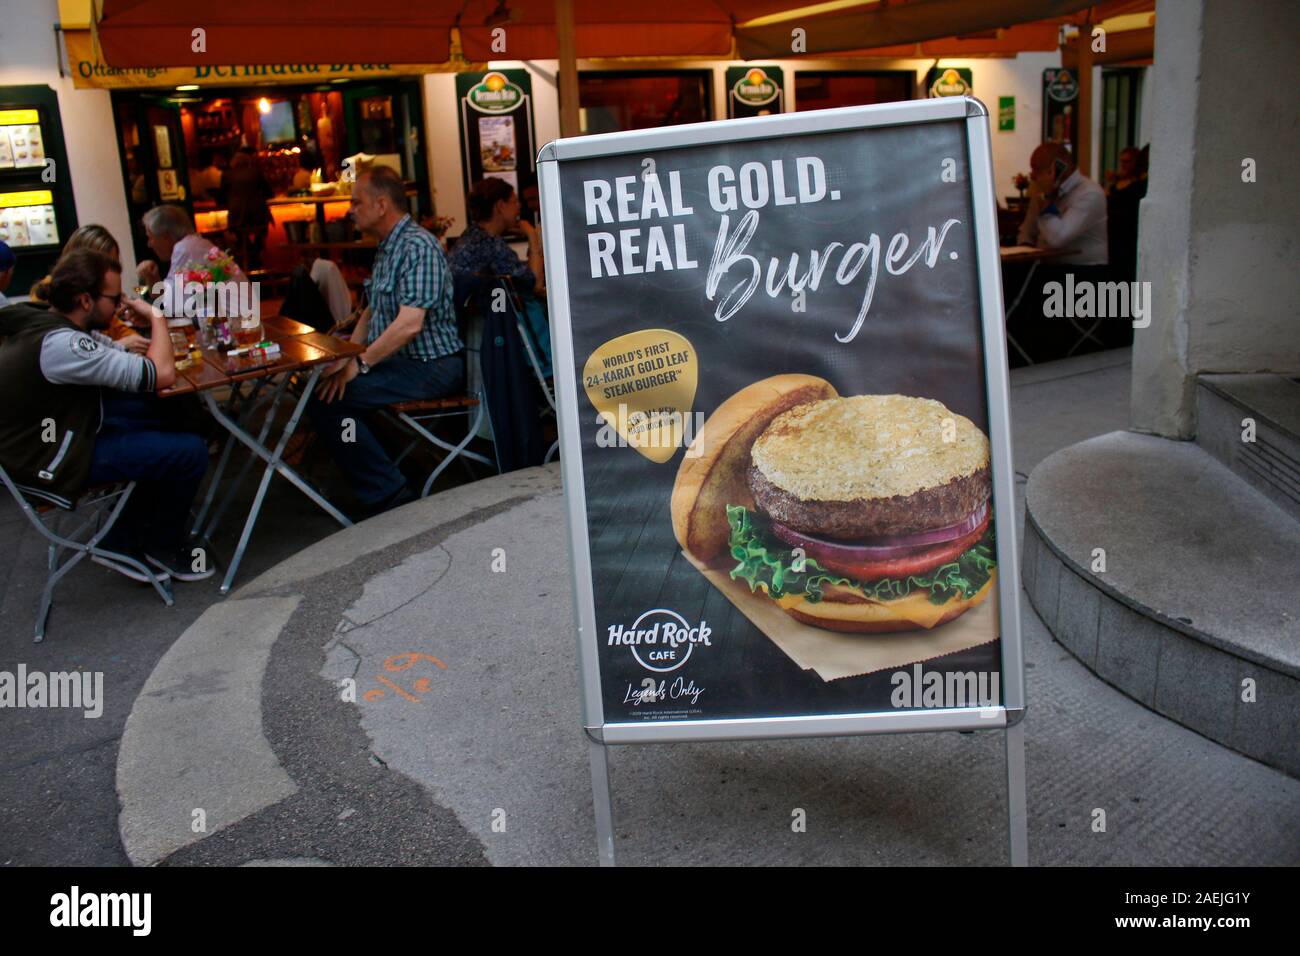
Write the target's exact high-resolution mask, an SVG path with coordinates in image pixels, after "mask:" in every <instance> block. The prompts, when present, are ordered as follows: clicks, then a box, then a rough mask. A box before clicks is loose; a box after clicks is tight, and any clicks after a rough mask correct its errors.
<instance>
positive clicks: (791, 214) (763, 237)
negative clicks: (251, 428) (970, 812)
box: [557, 120, 1014, 722]
mask: <svg viewBox="0 0 1300 956" xmlns="http://www.w3.org/2000/svg"><path fill="white" fill-rule="evenodd" d="M747 164H757V165H756V166H750V165H747ZM719 167H721V168H723V171H721V172H719V171H718V169H719ZM711 171H713V172H712V173H711ZM647 173H652V174H653V175H654V176H656V177H657V180H658V183H659V184H660V185H661V187H662V191H663V193H664V197H665V205H667V207H668V209H667V214H666V215H665V214H662V211H661V210H659V209H653V208H652V209H651V210H650V212H651V215H649V216H648V217H647V218H640V214H641V212H642V210H643V204H644V203H645V202H646V196H645V194H646V190H647V186H646V182H647V179H646V174H647ZM711 176H712V179H713V187H714V188H713V190H712V194H711V190H710V179H711ZM559 177H560V186H561V189H560V194H561V202H562V207H563V222H564V236H565V246H566V248H565V257H566V263H567V280H568V309H569V316H570V324H571V328H572V337H573V354H574V358H575V367H574V368H573V369H571V370H569V373H570V374H572V375H574V377H575V380H576V391H577V396H578V406H579V408H578V419H579V423H580V433H581V445H582V479H583V482H584V485H585V494H586V501H587V521H588V533H589V543H590V553H591V564H592V576H593V582H592V583H593V590H594V594H595V623H596V643H597V647H598V655H599V664H600V686H601V692H602V695H603V699H604V712H605V719H606V721H609V722H618V721H644V720H663V719H672V720H700V719H722V718H745V717H772V716H794V715H823V714H824V715H831V714H845V713H870V712H876V711H892V710H894V708H893V707H892V706H891V703H890V693H891V690H892V689H893V688H892V686H891V684H890V672H889V671H882V672H877V673H874V674H867V675H865V676H860V677H848V678H844V679H840V680H835V681H829V682H827V681H823V680H822V679H821V678H820V677H819V676H817V674H815V673H812V672H806V671H804V670H802V669H801V668H799V667H798V666H797V665H796V664H795V663H794V662H793V661H792V660H791V659H790V658H789V657H787V656H786V655H785V654H784V653H783V652H782V651H781V650H780V649H779V648H778V647H776V646H775V645H774V644H773V643H772V641H771V640H769V639H768V638H767V637H766V636H765V635H764V634H763V633H762V632H761V631H759V630H758V629H757V628H756V627H754V626H753V625H752V624H751V623H750V622H749V621H748V619H746V617H745V616H744V615H742V614H741V613H740V612H738V611H737V610H736V609H735V608H734V607H733V606H732V604H731V603H730V602H729V601H728V600H727V598H726V597H725V596H724V595H723V594H722V593H721V592H719V591H718V590H717V589H716V588H714V587H713V585H711V584H710V583H709V582H708V581H707V580H706V579H705V578H704V577H703V576H702V575H701V574H700V573H699V572H698V571H697V570H696V569H695V568H694V567H693V566H692V565H691V564H690V563H689V562H688V561H687V560H686V558H685V557H684V556H683V555H682V554H681V550H680V547H679V545H678V543H677V541H676V539H675V538H674V535H673V528H672V522H671V518H670V511H669V499H670V495H671V491H672V487H673V482H674V479H675V477H676V474H677V469H678V465H679V464H680V462H681V460H682V455H683V451H681V450H678V451H677V452H676V454H674V455H673V456H672V457H671V458H670V459H669V460H668V461H666V462H664V463H656V462H654V461H651V460H650V459H649V458H647V457H646V456H644V455H643V454H641V452H639V451H638V450H637V449H635V448H631V447H601V446H599V445H598V444H597V435H598V433H599V431H600V422H599V420H598V418H597V413H596V409H595V407H594V406H593V405H592V404H591V402H590V401H589V400H588V398H587V395H586V392H585V391H584V382H583V375H582V373H583V366H584V364H585V363H586V362H587V359H588V357H589V356H590V355H591V354H592V353H593V352H594V351H596V350H597V349H598V348H599V347H600V346H602V345H603V344H605V343H606V342H608V341H609V340H611V339H615V338H617V337H619V336H621V335H625V334H627V333H631V332H636V331H641V330H649V329H667V330H671V331H673V332H676V333H678V334H679V335H681V336H683V337H685V339H687V340H688V341H689V342H690V344H691V346H692V347H693V349H694V351H695V354H696V355H697V356H698V370H699V383H698V389H697V391H696V394H695V398H694V402H693V405H692V408H691V409H689V410H693V411H697V412H702V413H704V414H705V415H706V416H707V415H708V414H710V413H712V411H713V410H714V409H715V408H716V407H717V406H718V405H719V404H720V403H721V402H722V401H724V400H725V399H726V398H728V397H729V396H731V395H732V394H734V393H735V392H737V391H739V390H740V389H741V388H743V387H744V386H746V385H748V384H750V383H752V382H754V381H757V380H759V379H762V378H765V377H767V376H770V375H776V374H780V373H789V372H794V373H806V374H810V375H816V376H820V377H822V378H825V379H827V380H828V381H829V382H831V383H832V384H833V385H834V387H835V388H836V390H837V391H838V392H839V394H840V395H845V396H848V395H858V394H888V393H900V394H903V395H911V396H919V397H925V398H933V399H937V400H939V401H941V402H943V403H944V404H945V405H946V406H947V407H948V408H949V409H951V410H952V411H954V412H957V413H959V414H961V415H964V416H966V417H967V418H969V419H971V421H973V422H974V423H975V424H976V425H977V426H978V427H979V428H980V429H981V430H983V431H985V433H986V434H987V432H988V427H989V426H988V420H989V414H988V407H987V398H986V384H985V373H984V363H985V358H984V351H983V345H982V336H981V303H980V295H979V275H978V269H977V261H976V243H975V233H974V225H973V218H974V217H973V211H972V208H971V183H970V160H969V156H968V152H967V140H966V125H965V121H964V120H942V121H934V122H924V123H913V124H908V125H895V126H881V127H870V128H864V129H854V130H845V131H836V132H818V133H809V134H806V135H797V136H788V135H787V136H782V137H780V138H771V139H752V140H747V141H742V142H732V143H718V144H706V145H695V146H688V147H684V148H676V149H665V150H655V151H649V152H644V153H625V154H622V155H615V156H604V157H598V158H591V159H573V160H568V161H565V162H563V163H561V164H560V168H559ZM620 178H624V179H623V182H622V183H621V184H620V182H619V179H620ZM628 178H630V180H629V179H628ZM778 180H779V185H778ZM600 184H604V185H600ZM742 185H746V186H747V187H748V189H747V191H745V192H743V193H742V189H741V187H742ZM606 187H608V193H606V191H605V190H606ZM727 187H733V188H734V189H735V191H736V195H737V198H736V205H737V208H735V209H731V210H728V211H719V210H717V209H715V208H714V206H713V202H715V201H717V202H721V203H724V204H725V202H726V201H727V198H728V196H729V193H728V192H727ZM605 195H608V197H609V198H608V203H609V209H610V210H611V212H612V213H613V217H614V218H615V220H620V219H622V220H623V221H614V222H612V223H607V222H603V221H601V215H600V212H599V209H598V208H597V207H596V206H593V199H594V198H599V197H602V196H605ZM620 195H621V197H622V199H623V201H622V203H620ZM764 196H766V201H762V200H763V198H764ZM746 198H747V199H748V200H749V201H750V203H749V204H747V203H746V202H745V201H744V200H745V199H746ZM778 199H779V200H780V201H779V202H778ZM674 203H675V205H674ZM750 205H752V206H754V207H755V208H752V209H751V208H749V206H750ZM686 208H689V209H690V212H689V213H683V214H678V215H674V214H673V213H674V211H676V210H684V209H686ZM620 211H621V212H622V216H620ZM747 214H748V215H752V216H754V217H755V219H756V222H753V223H752V224H753V226H754V229H753V233H752V236H751V237H750V238H749V240H748V242H747V243H745V244H744V245H743V248H739V247H737V246H733V248H732V249H731V253H732V256H731V258H732V260H733V261H731V262H730V265H729V266H728V263H727V259H728V256H727V255H726V253H725V246H726V239H729V238H732V237H735V236H736V235H737V234H738V233H742V232H743V231H745V230H746V229H747V228H748V225H747V224H746V222H745V217H746V216H747ZM724 217H725V221H724ZM655 229H658V230H661V231H662V243H660V242H659V240H658V238H657V237H656V236H655V235H653V234H652V230H655ZM720 231H721V232H722V235H723V237H724V239H723V241H722V242H721V245H722V246H723V247H724V249H723V254H722V256H721V261H720V262H719V261H715V250H716V249H717V247H718V246H719V244H720ZM597 233H607V234H610V235H611V236H612V237H613V239H612V240H605V239H593V238H592V237H593V234H597ZM900 234H901V235H904V236H906V237H907V245H906V248H905V249H901V250H900V249H899V244H900V243H901V241H900V240H896V239H895V237H896V236H898V235H900ZM873 235H874V236H875V237H877V238H876V239H875V240H873V239H872V237H873ZM610 241H612V242H613V243H614V249H613V252H612V254H611V255H610V257H609V258H603V257H600V256H596V257H593V254H592V249H593V248H596V249H606V248H608V242H610ZM602 243H604V245H602ZM855 243H860V244H863V245H862V246H855ZM632 249H635V250H636V251H635V252H632V251H629V250H632ZM651 249H656V250H658V252H659V253H660V256H659V258H658V265H659V268H656V269H655V270H654V271H640V272H636V273H633V274H624V273H625V270H626V266H628V265H631V266H633V267H634V268H635V267H636V266H640V267H641V268H642V269H643V270H644V269H645V266H646V264H647V262H648V258H649V255H650V250H651ZM813 250H816V251H817V252H818V253H819V256H820V258H821V260H822V262H823V263H824V264H825V269H824V271H823V273H822V275H821V281H820V282H819V283H818V287H817V288H816V289H815V290H813V289H811V288H809V289H807V290H806V291H805V298H804V301H803V306H804V310H803V311H798V310H797V309H796V307H795V304H794V299H793V297H792V293H791V290H790V289H789V288H788V287H784V288H776V287H777V286H780V285H781V280H782V279H783V278H784V277H785V276H786V273H787V268H788V266H789V264H790V261H791V256H792V254H796V253H797V255H798V264H797V266H796V267H795V268H794V270H793V273H794V275H795V276H796V277H802V276H803V275H804V274H805V273H806V272H807V271H808V267H809V258H810V252H811V251H813ZM891 250H892V251H893V255H891ZM625 252H626V255H625ZM665 252H666V254H667V255H666V256H664V255H663V254H664V253H665ZM918 254H919V256H918ZM742 255H743V256H753V257H754V260H755V263H756V265H757V267H758V268H760V269H761V278H760V281H759V282H758V283H757V285H756V287H755V288H754V289H753V291H752V294H750V295H749V296H748V298H744V296H743V293H732V290H733V287H737V286H740V287H743V286H744V285H745V283H746V280H748V278H749V276H750V274H751V270H752V269H753V268H754V266H751V264H750V263H749V261H748V260H746V259H744V258H737V256H742ZM665 258H667V259H668V261H669V262H671V264H672V265H673V268H671V269H668V268H665V265H666V263H665V262H664V259H665ZM774 258H775V259H776V260H777V263H778V264H777V266H776V268H775V269H773V270H769V266H770V263H771V261H772V260H773V259H774ZM611 262H612V264H613V266H614V267H615V269H616V271H617V272H618V273H619V274H616V275H610V274H606V273H607V272H608V271H609V268H610V264H611ZM909 262H910V265H908V263H909ZM692 263H693V264H694V265H693V266H692V265H691V264H692ZM855 267H856V268H855ZM593 270H598V271H600V272H601V273H602V274H600V275H599V276H596V277H593ZM711 272H712V273H714V274H715V275H714V278H715V279H716V280H717V281H716V282H715V283H714V285H715V288H714V290H713V295H712V296H710V294H709V285H710V273H711ZM717 273H723V274H722V275H721V276H720V277H719V276H718V275H717ZM873 277H874V280H873ZM841 280H842V281H841ZM869 289H870V293H869V294H868V290H869ZM769 290H771V291H774V292H775V294H769ZM729 293H731V295H730V298H729ZM742 298H743V299H744V301H743V303H742V302H741V301H740V300H741V299H742ZM864 309H865V314H864ZM557 374H564V373H563V372H557ZM995 480H997V479H996V477H995ZM1002 518H1003V522H1004V523H1003V531H1004V533H1012V532H1011V529H1012V528H1013V527H1014V524H1013V522H1012V521H1011V517H1010V516H1009V515H1007V516H1002ZM653 608H670V609H672V610H673V611H675V612H676V613H677V614H679V615H680V616H681V617H682V618H684V619H685V620H686V621H687V622H690V623H691V624H695V623H698V622H699V621H701V620H704V621H707V622H708V626H709V628H710V629H711V631H712V635H711V642H710V644H709V646H703V645H701V646H698V647H697V648H695V649H694V651H693V653H692V655H691V657H690V658H689V659H688V660H687V661H686V663H685V664H683V665H682V666H681V667H680V668H678V669H677V670H675V671H673V672H671V673H668V674H652V673H651V672H650V671H648V670H647V669H646V668H645V667H644V666H643V665H642V664H641V663H639V662H638V660H637V659H636V657H634V655H633V654H632V653H631V652H630V651H629V649H628V648H627V647H623V646H614V647H610V646H607V644H606V642H605V640H604V639H603V636H604V635H605V633H606V632H607V630H608V628H609V627H610V626H611V625H620V624H621V625H624V626H627V625H630V624H631V623H632V622H633V621H635V620H636V619H637V618H638V616H639V615H641V614H642V613H643V612H645V611H647V610H649V609H653ZM862 639H863V640H889V635H864V636H863V637H862ZM1000 650H1001V649H1000V646H999V642H997V641H993V642H990V643H986V644H983V645H980V646H977V647H974V648H971V649H969V650H966V651H962V652H960V653H958V654H952V655H948V656H946V657H942V658H938V659H934V660H931V661H928V662H926V664H925V668H926V669H927V670H929V669H936V670H941V671H947V670H962V671H967V670H972V671H984V672H990V673H996V672H999V671H1000V669H1001V660H1000ZM647 677H656V678H663V677H667V678H668V679H669V681H670V682H671V681H674V680H676V679H678V678H681V679H682V680H683V681H687V682H690V681H693V682H694V684H695V686H696V687H698V688H703V689H704V693H702V694H701V695H700V697H699V698H698V700H697V701H695V703H694V705H693V706H692V704H691V700H690V698H689V697H686V698H681V699H676V700H674V699H666V700H663V701H657V702H655V703H654V704H651V705H646V704H637V705H634V704H632V703H630V702H629V700H628V697H629V695H630V694H631V693H633V692H634V691H635V690H637V689H639V688H640V687H641V686H642V682H643V680H644V679H646V678H647Z"/></svg>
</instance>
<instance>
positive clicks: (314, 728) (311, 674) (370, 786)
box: [159, 495, 536, 866]
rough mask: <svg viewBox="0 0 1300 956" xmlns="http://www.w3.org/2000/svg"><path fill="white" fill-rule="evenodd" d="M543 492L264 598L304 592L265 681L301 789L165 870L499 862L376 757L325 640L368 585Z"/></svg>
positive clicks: (280, 750)
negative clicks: (262, 862)
mask: <svg viewBox="0 0 1300 956" xmlns="http://www.w3.org/2000/svg"><path fill="white" fill-rule="evenodd" d="M533 497H536V496H534V495H522V496H518V497H514V498H509V499H507V500H504V501H500V502H497V503H496V504H493V505H490V506H488V507H484V508H480V509H477V510H475V511H472V512H469V513H468V514H465V515H462V516H461V517H459V518H457V519H456V520H454V521H450V522H447V523H446V524H442V525H438V526H437V527H434V528H430V529H429V530H428V531H425V532H422V533H421V534H418V535H415V536H414V537H412V538H409V539H407V540H406V541H403V542H402V543H401V544H400V545H397V546H394V547H390V548H385V549H382V550H381V551H379V552H376V553H373V554H365V555H361V556H359V557H358V558H357V559H356V560H355V561H353V562H352V563H350V564H348V565H347V566H345V567H343V568H340V569H337V570H334V571H329V572H326V573H324V574H321V575H319V576H317V577H314V578H311V579H308V580H306V581H301V582H296V583H295V584H292V585H287V586H284V587H281V588H277V589H274V590H271V591H266V592H258V594H259V595H261V594H267V595H270V594H301V595H303V601H302V603H301V604H300V605H299V608H298V610H297V611H296V612H295V613H294V615H293V617H292V618H290V620H289V623H288V625H287V626H286V627H285V629H284V631H282V632H281V634H280V637H279V638H278V639H277V640H276V642H275V646H274V648H273V649H272V651H271V660H270V663H269V665H268V667H267V669H266V674H265V676H264V678H263V682H262V707H263V714H262V721H263V728H264V731H265V734H266V738H267V740H268V741H269V742H270V744H271V747H272V749H273V750H274V751H275V755H276V757H277V759H278V760H279V761H280V763H281V764H282V765H283V767H284V769H285V771H286V772H287V773H288V774H289V776H290V777H292V778H293V780H294V783H295V784H296V785H297V786H298V788H299V790H298V793H296V794H295V795H293V796H292V797H289V798H288V799H286V800H283V801H281V802H280V803H277V804H276V805H274V806H272V807H268V808H267V809H265V810H263V811H260V812H258V813H255V814H252V815H251V816H248V817H246V818H245V819H243V820H241V821H240V822H238V823H236V824H233V825H231V826H228V827H226V828H224V829H222V830H220V831H218V832H217V833H214V834H212V835H211V836H209V837H206V838H204V839H202V840H200V841H198V842H197V843H194V844H191V845H190V846H187V847H185V848H183V849H180V850H177V851H176V852H175V853H173V854H171V855H170V856H168V857H167V858H166V859H165V860H164V861H162V863H160V864H159V865H161V866H213V865H215V866H231V865H238V864H242V863H245V862H248V861H250V860H255V859H267V858H297V859H313V860H323V861H327V862H330V863H334V864H338V865H344V866H394V865H396V866H486V865H488V860H487V856H486V854H485V852H484V848H483V845H482V843H480V841H479V840H478V838H477V837H476V836H475V835H474V834H472V833H471V832H470V831H469V830H467V829H466V828H465V827H464V826H463V825H462V824H461V823H460V822H459V821H458V820H457V818H456V816H455V814H454V813H452V811H451V810H449V809H447V808H446V807H442V806H439V805H438V804H437V803H435V802H434V801H433V799H432V798H431V797H430V795H429V793H428V791H426V790H425V789H424V788H423V787H421V786H420V785H419V784H417V783H415V782H414V781H412V780H410V779H409V778H408V777H406V776H405V775H403V774H400V773H398V772H396V771H391V770H389V769H388V767H387V766H386V765H385V764H384V763H383V762H382V761H381V760H380V759H379V758H378V757H376V756H375V755H374V753H373V752H372V750H371V748H370V741H369V738H368V737H367V736H366V734H365V732H364V731H363V730H362V728H361V723H360V718H361V712H360V710H359V709H358V708H357V706H356V705H355V704H353V703H348V702H345V701H343V700H342V699H341V695H340V693H339V689H338V687H336V686H335V685H333V684H331V683H330V682H329V681H327V680H325V679H323V678H321V677H320V676H319V675H320V673H321V670H322V669H323V667H324V666H325V658H326V650H325V645H326V644H327V643H328V642H329V640H330V638H331V637H332V636H333V635H334V632H335V628H336V627H337V626H338V624H339V622H340V621H341V620H342V619H343V616H344V612H345V611H346V610H347V609H348V608H349V607H350V606H351V605H352V604H353V603H355V602H356V601H357V599H358V598H360V596H361V594H362V591H363V589H364V587H365V584H366V582H367V581H369V580H370V579H372V578H373V577H375V576H376V575H377V574H380V573H382V572H384V571H386V570H388V569H390V568H393V567H396V566H397V565H399V564H401V563H402V562H403V561H405V560H406V559H407V558H408V557H410V556H411V555H414V554H418V553H421V552H424V551H428V550H430V549H432V548H434V547H436V546H438V545H439V544H440V543H441V542H442V541H443V540H444V539H445V538H447V537H449V536H450V535H453V534H455V533H456V532H458V531H460V530H462V529H464V528H468V527H470V526H472V525H475V524H478V523H480V522H482V521H484V520H486V519H488V518H491V517H492V516H494V515H496V514H499V513H501V512H504V511H509V510H510V509H511V508H514V507H517V506H518V505H520V504H522V503H524V502H526V501H529V500H531V499H532V498H533ZM236 599H237V596H236Z"/></svg>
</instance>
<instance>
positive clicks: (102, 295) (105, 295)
mask: <svg viewBox="0 0 1300 956" xmlns="http://www.w3.org/2000/svg"><path fill="white" fill-rule="evenodd" d="M124 295H125V293H123V292H119V293H118V294H117V295H109V294H108V293H107V292H101V293H99V295H97V296H95V298H97V299H112V300H113V308H115V309H116V308H118V307H119V306H120V305H121V304H122V297H123V296H124Z"/></svg>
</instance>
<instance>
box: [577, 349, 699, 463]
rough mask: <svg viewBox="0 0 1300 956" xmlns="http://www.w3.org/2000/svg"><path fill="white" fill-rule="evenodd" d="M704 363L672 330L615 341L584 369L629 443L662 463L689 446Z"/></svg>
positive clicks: (595, 398)
mask: <svg viewBox="0 0 1300 956" xmlns="http://www.w3.org/2000/svg"><path fill="white" fill-rule="evenodd" d="M699 380H700V367H699V361H698V360H697V358H696V355H695V348H694V347H693V346H692V345H691V343H690V342H688V341H687V340H686V339H685V337H683V336H681V335H678V334H677V333H676V332H670V331H669V330H667V329H644V330H643V331H640V332H629V333H628V334H627V335H620V336H619V337H618V338H616V339H610V340H609V341H608V342H606V343H605V344H604V345H602V346H601V347H600V348H598V349H596V351H594V352H592V353H591V357H590V358H589V359H587V364H586V366H584V367H583V370H582V382H583V386H584V387H585V388H586V390H587V398H589V399H590V400H591V404H592V405H594V406H596V411H597V412H599V413H600V416H601V418H603V419H604V420H605V421H606V422H608V423H609V425H610V426H611V427H612V428H614V429H615V430H616V431H617V432H618V434H619V436H620V437H621V438H622V439H623V441H625V442H627V444H629V445H631V446H632V447H633V448H635V449H636V450H637V451H639V452H640V453H641V454H643V455H645V456H646V457H647V458H649V459H650V460H651V461H653V462H655V463H657V464H660V465H662V464H663V463H664V462H666V461H667V460H668V459H670V458H672V457H673V453H674V452H676V451H677V449H678V448H680V447H681V446H682V444H683V442H682V432H683V426H684V424H685V422H686V416H687V415H689V414H690V413H691V403H692V402H694V401H695V386H696V385H698V384H699Z"/></svg>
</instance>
